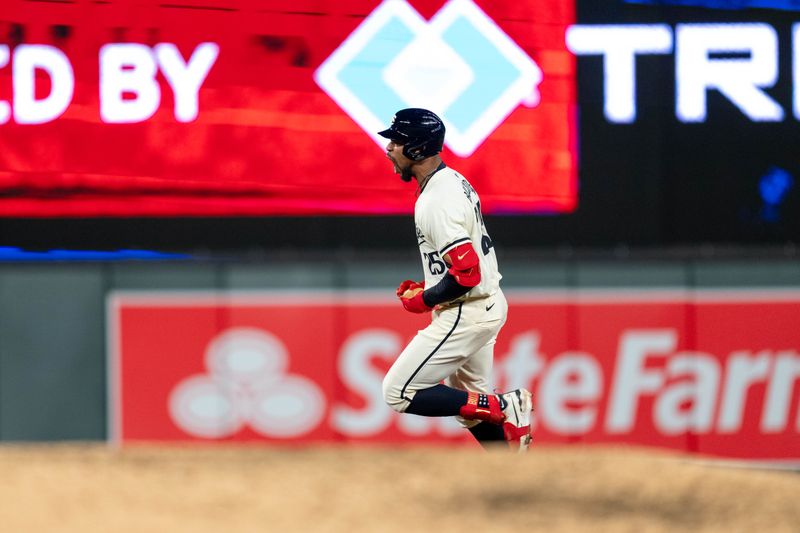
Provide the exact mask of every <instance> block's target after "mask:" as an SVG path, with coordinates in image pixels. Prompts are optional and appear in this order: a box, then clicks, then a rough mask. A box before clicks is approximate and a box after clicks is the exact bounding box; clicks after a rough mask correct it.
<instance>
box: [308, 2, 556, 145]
mask: <svg viewBox="0 0 800 533" xmlns="http://www.w3.org/2000/svg"><path fill="white" fill-rule="evenodd" d="M314 79H315V80H316V82H317V84H318V85H319V86H320V87H322V89H323V90H324V91H325V92H326V93H328V95H330V96H331V98H333V99H334V100H335V101H336V103H337V104H339V106H341V107H342V109H344V110H345V112H346V113H347V114H348V115H350V117H352V118H353V120H355V121H356V122H357V123H358V124H359V126H361V127H362V128H363V129H364V131H365V132H367V134H368V135H370V136H371V137H372V138H373V139H374V140H375V142H376V143H378V144H379V145H381V146H383V145H384V143H385V140H384V139H383V138H381V137H379V136H378V135H377V133H376V132H377V131H379V130H382V129H384V128H385V127H386V124H388V123H389V121H390V120H391V117H392V116H393V115H394V113H395V112H396V111H397V110H398V109H402V108H404V107H425V108H427V109H430V110H432V111H434V112H435V113H437V114H438V115H439V116H440V117H442V120H444V122H445V125H446V126H447V138H446V139H445V142H446V144H447V146H448V148H450V149H451V150H452V151H453V152H454V153H455V154H457V155H459V156H462V157H466V156H469V155H470V154H472V153H473V152H474V151H475V150H476V149H477V148H478V147H479V146H480V145H481V143H483V141H484V140H486V138H487V137H488V136H489V135H491V133H492V132H493V131H494V130H495V129H496V128H497V127H498V126H499V125H500V124H501V123H502V122H503V121H504V120H505V118H506V117H507V116H508V115H509V114H510V113H511V112H512V111H513V110H514V109H516V107H517V106H518V105H519V104H520V103H522V104H524V105H527V106H530V107H533V106H536V105H538V103H539V91H538V86H539V83H541V81H542V71H541V69H540V68H539V67H538V66H537V65H536V63H535V62H534V61H533V60H532V59H531V58H530V57H528V55H527V54H526V53H525V52H524V51H523V50H522V49H520V47H519V46H518V45H517V44H516V43H515V42H514V41H513V40H512V39H511V38H510V37H509V36H508V35H506V34H505V33H504V32H503V31H502V30H501V29H500V28H499V27H498V26H497V24H495V22H494V21H493V20H492V19H491V18H490V17H489V16H488V15H486V13H484V12H483V11H482V10H481V9H480V8H479V7H478V6H477V5H475V3H474V2H472V0H451V1H450V2H447V4H445V5H444V6H443V7H442V9H441V10H439V12H437V13H436V15H434V17H433V18H432V19H431V20H430V21H426V20H425V19H424V18H422V16H421V15H420V14H419V13H418V12H417V11H416V10H415V9H414V8H413V7H411V6H410V5H409V3H408V2H406V1H405V0H386V1H384V2H383V3H382V4H381V5H380V6H378V7H377V8H376V9H375V10H374V11H373V12H372V13H370V15H369V16H368V17H367V18H366V19H365V20H364V22H362V23H361V25H360V26H359V27H358V28H356V30H355V31H354V32H353V33H352V34H350V36H349V37H348V38H347V39H346V40H345V41H344V42H343V43H342V44H341V46H339V48H337V49H336V50H335V51H334V52H333V54H331V56H330V57H328V59H326V60H325V62H324V63H323V64H322V65H321V66H320V67H319V69H317V71H316V72H315V74H314Z"/></svg>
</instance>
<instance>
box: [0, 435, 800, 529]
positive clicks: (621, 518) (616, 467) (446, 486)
mask: <svg viewBox="0 0 800 533" xmlns="http://www.w3.org/2000/svg"><path fill="white" fill-rule="evenodd" d="M0 472H1V473H2V484H0V530H2V531H3V532H4V533H17V532H20V533H22V532H24V533H38V532H46V533H50V532H57V533H61V532H64V533H71V532H81V533H87V532H103V533H106V532H108V533H128V532H137V533H138V532H148V533H151V532H158V533H160V532H165V533H166V532H169V533H176V532H192V533H206V532H212V531H213V532H226V533H238V532H248V533H249V532H273V531H274V532H295V531H298V532H301V531H302V532H311V531H324V532H383V531H386V532H395V531H396V532H400V531H402V532H428V531H435V532H437V533H446V532H451V531H452V532H465V531H489V532H506V531H508V532H512V531H513V532H520V531H547V532H562V531H563V532H567V531H568V532H584V531H587V532H588V531H592V532H596V531H609V532H616V531H621V532H622V531H624V532H662V531H682V532H683V531H702V532H711V531H720V532H722V531H724V532H726V533H731V532H738V531H742V532H744V531H747V532H767V531H768V532H784V531H785V532H790V531H793V532H797V531H800V506H798V497H799V496H800V474H798V473H796V472H786V471H772V470H766V469H758V468H756V469H753V468H747V469H745V468H733V467H730V466H729V465H726V464H723V463H716V462H711V463H707V462H698V461H697V460H695V458H692V457H688V456H683V455H672V454H668V453H664V452H659V451H652V450H645V449H639V448H600V447H577V446H573V447H541V446H540V447H534V448H532V450H531V452H530V453H528V454H527V455H525V456H514V455H510V454H507V453H497V452H495V453H485V452H482V451H480V450H472V449H462V448H400V449H398V448H375V447H341V448H331V447H325V448H310V447H305V448H299V449H290V448H285V447H284V448H271V447H238V448H236V447H215V448H197V447H195V448H178V447H151V446H134V447H126V448H124V449H121V450H119V449H113V448H110V447H107V446H105V445H103V444H83V445H81V444H58V445H5V446H0Z"/></svg>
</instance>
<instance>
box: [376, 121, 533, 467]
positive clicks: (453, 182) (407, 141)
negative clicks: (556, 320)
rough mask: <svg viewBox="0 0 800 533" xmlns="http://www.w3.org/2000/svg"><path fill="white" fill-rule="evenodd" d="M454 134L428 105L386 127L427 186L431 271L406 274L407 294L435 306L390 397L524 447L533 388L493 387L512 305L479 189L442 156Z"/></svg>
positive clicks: (420, 233) (492, 439)
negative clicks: (421, 275)
mask: <svg viewBox="0 0 800 533" xmlns="http://www.w3.org/2000/svg"><path fill="white" fill-rule="evenodd" d="M444 134H445V127H444V124H443V123H442V121H441V119H440V118H439V117H438V116H436V115H435V114H434V113H432V112H431V111H428V110H426V109H418V108H410V109H403V110H400V111H398V112H397V113H396V114H395V116H394V119H393V120H392V125H391V126H390V127H389V128H388V129H386V130H384V131H381V132H379V135H381V136H383V137H385V138H387V139H389V144H387V145H386V156H387V157H388V158H389V159H390V160H391V161H392V163H393V164H394V171H395V173H397V174H400V178H401V179H402V180H403V181H406V182H410V181H411V179H412V178H413V179H415V180H416V181H417V185H418V188H417V201H416V205H415V206H414V221H415V223H416V230H417V243H418V245H419V251H420V254H421V255H422V266H423V270H424V272H425V279H424V280H423V281H419V282H415V281H412V280H406V281H404V282H402V283H401V284H400V286H399V287H398V288H397V296H398V297H399V298H400V301H401V302H402V304H403V307H404V308H405V309H406V310H407V311H409V312H412V313H431V315H432V318H431V323H430V325H429V326H428V327H426V328H425V329H423V330H421V331H419V332H418V333H417V335H416V336H415V337H414V339H413V340H412V341H411V342H410V343H409V344H408V346H406V348H405V349H404V350H403V352H402V353H401V354H400V355H399V356H398V358H397V360H396V361H395V362H394V364H393V365H392V367H391V369H389V372H388V373H387V374H386V377H385V378H384V381H383V396H384V399H385V400H386V403H388V404H389V406H391V407H392V408H393V409H394V410H396V411H398V412H400V413H411V414H415V415H421V416H456V417H457V419H458V421H459V422H460V423H461V424H462V425H463V426H464V427H466V428H468V429H469V430H470V432H471V433H472V434H473V436H474V437H475V438H476V439H477V440H478V441H479V442H480V443H481V444H482V445H483V446H484V447H487V448H488V447H491V446H492V445H493V444H497V443H498V442H503V441H507V442H508V443H509V445H510V446H511V448H512V449H514V450H517V451H520V452H524V451H525V450H527V448H528V445H529V444H530V441H531V427H530V414H531V409H532V400H531V393H530V392H529V391H527V390H525V389H517V390H514V391H511V392H506V393H503V394H493V393H492V390H491V386H490V383H489V379H490V377H491V370H492V359H493V355H494V345H495V340H496V339H497V334H498V332H499V331H500V328H502V327H503V324H504V323H505V321H506V313H507V311H508V304H507V303H506V299H505V297H504V296H503V292H502V291H501V290H500V278H501V276H500V273H499V272H498V269H497V258H496V257H495V252H494V249H493V245H492V240H491V238H489V235H488V233H487V232H486V225H485V224H484V222H483V216H482V215H481V203H480V198H479V197H478V193H476V192H475V189H473V188H472V185H470V183H469V182H468V181H467V180H466V178H464V176H462V175H461V174H459V173H458V172H456V171H455V170H453V169H451V168H448V167H447V165H445V164H444V162H443V161H442V159H441V157H440V156H439V152H441V150H442V145H443V144H444ZM442 382H443V383H442Z"/></svg>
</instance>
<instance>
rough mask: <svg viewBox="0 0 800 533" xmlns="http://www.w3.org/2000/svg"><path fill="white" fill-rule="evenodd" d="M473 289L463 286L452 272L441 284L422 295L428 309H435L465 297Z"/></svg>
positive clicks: (446, 275) (447, 274) (448, 273)
mask: <svg viewBox="0 0 800 533" xmlns="http://www.w3.org/2000/svg"><path fill="white" fill-rule="evenodd" d="M471 288H472V287H465V286H463V285H461V284H460V283H459V282H457V281H456V278H455V277H454V276H453V275H452V274H451V273H450V272H447V273H445V275H444V277H443V278H442V280H441V281H440V282H439V283H437V284H436V285H434V286H433V287H431V288H430V289H425V292H423V293H422V301H423V302H425V305H427V306H428V307H433V306H435V305H437V304H440V303H444V302H449V301H451V300H455V299H456V298H458V297H459V296H464V295H465V294H467V293H468V292H469V291H470V289H471Z"/></svg>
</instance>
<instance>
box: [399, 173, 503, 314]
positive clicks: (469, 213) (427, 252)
mask: <svg viewBox="0 0 800 533" xmlns="http://www.w3.org/2000/svg"><path fill="white" fill-rule="evenodd" d="M414 221H415V222H416V225H417V244H418V245H419V251H420V254H421V255H422V269H423V270H424V271H425V286H426V287H433V286H434V285H436V284H437V283H439V281H440V280H441V279H442V277H444V275H445V273H446V272H447V269H448V268H449V266H448V265H447V263H445V260H444V256H445V254H447V253H448V252H450V251H451V250H453V248H455V247H457V246H459V245H461V244H464V243H465V242H471V243H472V248H473V249H474V250H475V253H477V254H478V257H479V259H480V269H481V282H480V284H478V285H477V286H475V287H473V288H472V289H470V291H469V292H468V293H467V294H465V295H464V296H462V297H461V298H458V299H456V300H455V301H459V300H463V299H468V298H469V299H471V298H479V297H484V296H491V295H493V294H494V293H495V292H497V290H498V288H499V286H500V279H501V277H502V276H501V275H500V272H499V271H498V269H497V257H496V255H495V252H494V247H493V246H492V239H491V238H490V237H489V234H488V233H487V232H486V226H485V224H484V222H483V215H482V214H481V201H480V198H479V197H478V193H476V192H475V189H473V188H472V185H470V183H469V182H468V181H467V180H466V178H464V176H462V175H461V174H459V173H458V172H456V171H455V170H452V169H451V168H448V167H443V168H442V167H440V169H439V170H437V171H436V172H435V173H434V174H433V176H431V178H430V179H429V180H428V182H427V183H426V184H425V186H424V187H423V189H422V191H421V192H420V194H419V197H418V198H417V203H416V205H415V206H414ZM470 253H471V252H470Z"/></svg>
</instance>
